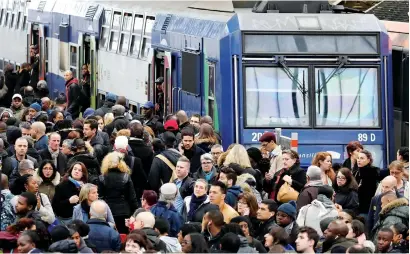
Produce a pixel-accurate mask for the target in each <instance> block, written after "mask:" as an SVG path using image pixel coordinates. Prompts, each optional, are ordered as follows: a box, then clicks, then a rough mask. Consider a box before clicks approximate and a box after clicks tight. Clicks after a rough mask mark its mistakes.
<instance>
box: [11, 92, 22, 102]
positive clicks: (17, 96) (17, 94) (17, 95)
mask: <svg viewBox="0 0 410 254" xmlns="http://www.w3.org/2000/svg"><path fill="white" fill-rule="evenodd" d="M9 98H10V97H9ZM14 98H20V100H22V99H23V97H21V94H19V93H16V94H14V95H13V98H12V100H14Z"/></svg>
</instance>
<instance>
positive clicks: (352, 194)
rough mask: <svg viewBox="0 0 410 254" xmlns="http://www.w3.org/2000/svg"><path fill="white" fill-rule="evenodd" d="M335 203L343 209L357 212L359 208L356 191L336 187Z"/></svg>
mask: <svg viewBox="0 0 410 254" xmlns="http://www.w3.org/2000/svg"><path fill="white" fill-rule="evenodd" d="M335 192H336V195H335V203H336V204H339V205H341V206H342V208H343V209H349V210H352V211H355V212H357V211H358V208H359V196H358V195H357V191H356V190H354V189H347V188H344V187H338V186H337V187H335Z"/></svg>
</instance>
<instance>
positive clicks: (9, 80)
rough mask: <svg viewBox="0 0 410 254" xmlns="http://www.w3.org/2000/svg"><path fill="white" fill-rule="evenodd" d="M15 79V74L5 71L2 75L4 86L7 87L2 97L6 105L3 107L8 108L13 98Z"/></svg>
mask: <svg viewBox="0 0 410 254" xmlns="http://www.w3.org/2000/svg"><path fill="white" fill-rule="evenodd" d="M17 78H18V76H17V74H16V73H14V72H13V71H6V72H5V73H4V84H5V85H6V86H7V93H6V94H5V95H4V97H3V100H4V102H6V103H7V105H4V106H7V107H8V106H10V102H11V100H12V98H13V94H14V90H15V87H16V85H17ZM13 113H14V112H13Z"/></svg>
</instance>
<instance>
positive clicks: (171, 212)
mask: <svg viewBox="0 0 410 254" xmlns="http://www.w3.org/2000/svg"><path fill="white" fill-rule="evenodd" d="M151 213H152V214H154V216H158V217H162V218H164V219H166V220H168V222H169V228H170V230H169V231H170V232H169V236H171V237H177V236H178V233H179V229H180V228H181V226H182V223H183V219H182V216H181V214H179V213H178V212H177V210H176V209H175V207H174V206H173V205H171V207H170V208H168V207H167V203H166V202H164V201H158V203H157V204H156V205H154V206H153V207H151Z"/></svg>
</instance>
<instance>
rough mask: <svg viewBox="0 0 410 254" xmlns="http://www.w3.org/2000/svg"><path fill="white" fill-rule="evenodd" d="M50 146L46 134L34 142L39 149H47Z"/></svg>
mask: <svg viewBox="0 0 410 254" xmlns="http://www.w3.org/2000/svg"><path fill="white" fill-rule="evenodd" d="M47 147H48V137H47V136H46V135H43V136H42V137H41V138H40V139H39V140H37V141H36V143H35V144H34V148H35V149H36V150H37V151H40V150H43V149H47Z"/></svg>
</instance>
